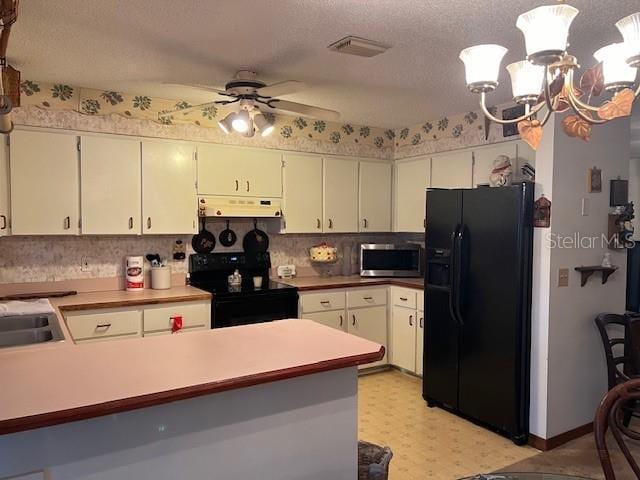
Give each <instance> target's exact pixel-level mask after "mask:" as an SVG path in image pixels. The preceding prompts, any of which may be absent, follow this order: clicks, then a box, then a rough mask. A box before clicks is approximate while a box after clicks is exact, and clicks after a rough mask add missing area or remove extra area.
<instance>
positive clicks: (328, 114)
mask: <svg viewBox="0 0 640 480" xmlns="http://www.w3.org/2000/svg"><path fill="white" fill-rule="evenodd" d="M269 106H270V107H271V108H272V109H275V110H284V111H285V112H292V113H299V114H300V115H304V116H306V117H311V118H318V119H320V120H328V121H330V122H332V121H335V120H339V119H340V112H336V111H335V110H329V109H327V108H320V107H312V106H311V105H304V104H303V103H296V102H290V101H288V100H280V99H278V98H276V99H273V100H269Z"/></svg>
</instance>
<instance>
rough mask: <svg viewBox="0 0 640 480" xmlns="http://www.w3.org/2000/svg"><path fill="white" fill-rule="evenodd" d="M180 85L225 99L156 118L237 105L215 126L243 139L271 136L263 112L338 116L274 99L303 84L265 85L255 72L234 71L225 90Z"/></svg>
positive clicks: (270, 123) (269, 123) (270, 124)
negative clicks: (217, 106)
mask: <svg viewBox="0 0 640 480" xmlns="http://www.w3.org/2000/svg"><path fill="white" fill-rule="evenodd" d="M182 86H187V87H191V88H197V89H199V90H204V91H206V92H210V93H215V94H217V95H221V96H223V97H225V100H214V101H211V102H207V103H203V104H200V105H195V106H193V107H189V108H184V109H177V110H172V111H167V112H162V113H160V114H159V115H158V116H159V118H161V119H162V118H167V117H171V116H173V115H177V114H183V115H186V114H188V113H191V112H194V111H197V110H202V109H204V108H208V107H212V106H215V105H230V104H234V103H236V104H238V106H239V109H238V110H237V111H234V112H231V113H229V114H228V115H227V116H226V117H225V118H224V119H223V120H221V121H219V122H218V125H219V126H220V129H221V130H222V131H223V132H224V133H226V134H229V133H231V132H237V133H239V134H241V135H243V136H245V137H253V136H254V135H255V133H256V131H257V132H259V133H260V135H261V136H262V137H266V136H267V135H270V134H271V133H273V131H274V125H273V119H271V118H269V117H268V116H267V115H265V114H264V112H268V113H272V112H274V111H275V112H279V111H283V112H289V113H297V114H299V115H304V116H306V117H311V118H318V119H321V120H331V121H334V120H337V119H339V118H340V113H338V112H336V111H334V110H329V109H326V108H320V107H313V106H311V105H304V104H302V103H296V102H291V101H288V100H282V99H280V98H276V97H279V96H280V95H287V94H290V93H295V92H298V91H300V90H303V89H304V88H305V84H304V83H303V82H300V81H297V80H285V81H283V82H278V83H274V84H271V85H267V84H266V83H264V82H262V81H260V80H257V79H256V73H255V72H252V71H250V70H240V71H239V72H237V73H236V75H235V78H234V79H233V80H231V81H229V82H227V84H226V85H225V89H224V90H219V89H217V88H214V87H210V86H207V85H201V84H182Z"/></svg>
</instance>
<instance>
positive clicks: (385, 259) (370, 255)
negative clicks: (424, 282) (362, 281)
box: [360, 243, 423, 277]
mask: <svg viewBox="0 0 640 480" xmlns="http://www.w3.org/2000/svg"><path fill="white" fill-rule="evenodd" d="M422 265H423V249H422V247H421V246H420V245H417V244H412V243H408V244H393V243H363V244H362V245H361V246H360V276H361V277H421V276H422V272H423V269H422Z"/></svg>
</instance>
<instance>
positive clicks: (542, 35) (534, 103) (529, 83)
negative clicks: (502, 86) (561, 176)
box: [460, 4, 640, 149]
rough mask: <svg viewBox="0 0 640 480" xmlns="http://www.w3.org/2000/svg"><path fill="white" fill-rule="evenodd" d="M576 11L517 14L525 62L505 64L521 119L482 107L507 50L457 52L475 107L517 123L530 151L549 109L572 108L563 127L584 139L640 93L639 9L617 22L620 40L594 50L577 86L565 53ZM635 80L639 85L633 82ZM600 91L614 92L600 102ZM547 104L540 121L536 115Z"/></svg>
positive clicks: (627, 109)
mask: <svg viewBox="0 0 640 480" xmlns="http://www.w3.org/2000/svg"><path fill="white" fill-rule="evenodd" d="M577 15H578V9H576V8H574V7H572V6H570V5H564V4H559V5H548V6H542V7H537V8H534V9H533V10H530V11H528V12H526V13H523V14H522V15H520V16H519V17H518V20H517V22H516V27H517V28H518V29H520V30H521V31H522V32H523V33H524V37H525V44H526V50H527V57H526V60H522V61H520V62H516V63H512V64H510V65H508V66H507V70H508V72H509V74H510V76H511V87H512V91H513V99H514V101H515V102H516V103H518V104H521V105H523V106H524V109H525V111H524V114H523V115H522V116H520V117H517V118H514V119H509V120H503V119H500V118H498V117H496V116H495V115H493V114H492V113H491V112H490V111H489V110H488V109H487V103H486V97H487V93H489V92H492V91H494V90H495V89H496V88H497V87H498V74H499V71H500V64H501V63H502V59H503V57H504V56H505V54H506V53H507V49H506V48H504V47H502V46H500V45H493V44H487V45H476V46H474V47H470V48H466V49H464V50H462V52H460V59H461V60H462V61H463V62H464V64H465V71H466V80H467V87H468V88H469V90H471V91H472V92H473V93H477V94H479V95H480V107H481V108H482V110H483V112H484V114H485V116H486V117H487V118H488V119H490V120H491V121H493V122H496V123H500V124H503V125H506V124H517V125H518V131H519V132H520V134H521V135H522V138H523V139H524V140H525V141H526V142H527V143H529V145H531V147H532V148H533V149H536V148H537V147H538V144H539V143H540V138H541V137H542V128H543V126H544V125H545V124H546V123H547V122H548V121H549V119H550V118H551V114H552V113H554V112H558V113H561V112H566V111H569V110H572V112H573V114H571V115H569V116H567V117H565V119H564V120H563V127H564V131H565V133H566V134H567V135H569V136H571V137H577V138H581V139H583V140H585V141H586V140H589V138H590V134H591V126H592V125H599V124H602V123H606V122H608V121H609V120H613V119H615V118H618V117H626V116H629V115H630V114H631V110H632V108H633V102H634V100H635V99H636V98H637V97H638V96H639V95H640V82H637V81H636V77H637V70H638V67H640V12H637V13H634V14H632V15H629V16H628V17H625V18H623V19H622V20H620V21H619V22H617V23H616V27H617V28H618V30H619V31H620V33H621V35H622V38H623V43H612V44H610V45H607V46H605V47H603V48H601V49H600V50H598V51H597V52H595V53H594V57H595V59H596V61H597V62H598V64H597V65H595V66H594V67H592V68H590V69H588V70H586V71H585V72H584V74H583V75H582V77H581V78H580V82H579V85H577V86H576V85H575V83H574V73H575V72H576V70H578V69H579V68H580V65H579V64H578V59H577V58H576V57H574V56H573V55H569V54H568V53H567V47H568V43H567V40H568V37H569V27H570V26H571V23H572V22H573V19H574V18H575V17H576V16H577ZM636 83H638V84H639V85H636ZM604 92H610V93H612V94H613V96H612V98H611V99H610V100H606V101H604V102H602V103H601V104H600V105H599V106H593V105H591V104H590V101H591V99H592V97H599V96H600V95H602V94H603V93H604ZM544 107H546V111H545V112H544V115H543V117H542V120H537V119H536V114H537V113H538V112H541V111H542V109H543V108H544Z"/></svg>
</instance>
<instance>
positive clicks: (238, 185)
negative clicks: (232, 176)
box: [236, 180, 240, 192]
mask: <svg viewBox="0 0 640 480" xmlns="http://www.w3.org/2000/svg"><path fill="white" fill-rule="evenodd" d="M239 188H240V182H238V180H236V192H237V191H238V189H239Z"/></svg>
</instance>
